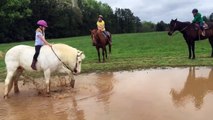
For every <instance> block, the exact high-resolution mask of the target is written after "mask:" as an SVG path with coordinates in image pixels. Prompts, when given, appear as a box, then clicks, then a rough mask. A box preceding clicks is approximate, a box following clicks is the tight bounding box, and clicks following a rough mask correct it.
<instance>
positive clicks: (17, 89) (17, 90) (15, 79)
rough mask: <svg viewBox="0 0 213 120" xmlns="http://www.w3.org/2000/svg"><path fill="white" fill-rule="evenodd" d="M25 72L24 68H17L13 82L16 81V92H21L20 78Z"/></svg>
mask: <svg viewBox="0 0 213 120" xmlns="http://www.w3.org/2000/svg"><path fill="white" fill-rule="evenodd" d="M22 72H23V69H22V68H18V69H17V70H16V75H15V78H14V80H13V83H14V92H15V93H19V88H18V79H19V77H20V75H21V74H22Z"/></svg>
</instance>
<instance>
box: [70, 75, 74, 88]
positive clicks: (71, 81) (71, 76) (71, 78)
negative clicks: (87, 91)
mask: <svg viewBox="0 0 213 120" xmlns="http://www.w3.org/2000/svg"><path fill="white" fill-rule="evenodd" d="M69 78H70V86H71V87H72V88H74V86H75V79H74V76H73V74H72V73H71V74H70V75H69Z"/></svg>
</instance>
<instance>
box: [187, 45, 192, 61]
mask: <svg viewBox="0 0 213 120" xmlns="http://www.w3.org/2000/svg"><path fill="white" fill-rule="evenodd" d="M187 45H188V51H189V59H191V45H190V43H189V42H187Z"/></svg>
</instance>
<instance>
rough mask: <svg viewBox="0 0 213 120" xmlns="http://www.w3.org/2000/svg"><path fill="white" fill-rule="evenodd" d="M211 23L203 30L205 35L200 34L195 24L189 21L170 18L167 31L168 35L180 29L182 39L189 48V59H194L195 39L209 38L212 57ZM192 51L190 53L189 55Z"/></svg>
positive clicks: (212, 55)
mask: <svg viewBox="0 0 213 120" xmlns="http://www.w3.org/2000/svg"><path fill="white" fill-rule="evenodd" d="M211 24H212V23H209V24H208V25H209V28H208V29H207V30H205V33H206V35H205V36H202V35H201V34H200V32H199V30H196V29H198V28H197V27H196V25H195V24H192V23H190V22H180V21H177V19H175V20H171V22H170V25H169V29H170V30H169V32H168V35H170V36H171V35H172V34H173V33H174V32H175V31H180V32H181V33H182V34H183V37H184V39H185V40H186V43H187V45H188V50H189V59H195V52H194V50H195V41H198V40H204V39H207V38H208V39H209V43H210V44H211V47H212V54H211V57H213V27H212V26H210V25H211ZM191 52H192V55H191Z"/></svg>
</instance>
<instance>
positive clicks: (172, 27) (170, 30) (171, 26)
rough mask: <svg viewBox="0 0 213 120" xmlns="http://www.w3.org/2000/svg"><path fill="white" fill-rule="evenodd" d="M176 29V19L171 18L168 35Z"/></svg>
mask: <svg viewBox="0 0 213 120" xmlns="http://www.w3.org/2000/svg"><path fill="white" fill-rule="evenodd" d="M176 30H177V19H175V20H173V19H172V20H171V22H170V24H169V32H168V35H170V36H171V35H172V34H173V33H174V32H175V31H176Z"/></svg>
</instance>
